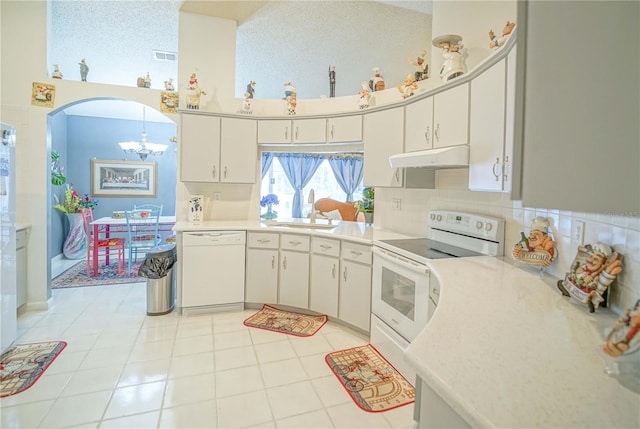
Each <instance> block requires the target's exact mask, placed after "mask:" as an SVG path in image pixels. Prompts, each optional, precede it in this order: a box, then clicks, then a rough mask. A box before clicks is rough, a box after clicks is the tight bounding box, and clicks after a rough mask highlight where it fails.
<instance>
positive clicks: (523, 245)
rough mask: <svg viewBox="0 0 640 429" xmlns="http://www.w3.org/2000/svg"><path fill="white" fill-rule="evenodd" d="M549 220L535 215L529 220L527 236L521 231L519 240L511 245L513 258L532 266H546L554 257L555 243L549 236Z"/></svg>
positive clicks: (555, 252)
mask: <svg viewBox="0 0 640 429" xmlns="http://www.w3.org/2000/svg"><path fill="white" fill-rule="evenodd" d="M550 234H551V231H550V225H549V221H548V220H547V219H546V218H544V217H540V216H539V217H536V218H535V219H533V220H532V221H531V228H530V231H529V236H528V237H527V236H525V234H524V232H521V233H520V235H521V237H522V238H521V240H520V241H519V242H518V243H516V245H515V246H514V247H513V251H512V255H513V257H514V259H515V260H517V261H519V262H523V263H525V264H527V265H532V266H534V267H541V268H544V267H548V266H549V265H551V263H552V262H553V261H554V260H555V259H556V256H557V253H558V252H557V249H556V247H555V246H556V244H555V242H554V240H553V238H552V237H551V235H550Z"/></svg>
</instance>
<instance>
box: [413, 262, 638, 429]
mask: <svg viewBox="0 0 640 429" xmlns="http://www.w3.org/2000/svg"><path fill="white" fill-rule="evenodd" d="M429 265H430V268H431V269H432V273H433V275H435V276H436V278H437V279H438V281H439V282H440V286H441V290H440V299H439V304H438V307H437V309H436V311H435V313H434V315H433V318H432V319H431V320H430V322H429V324H428V325H427V326H426V327H425V328H424V329H423V331H422V332H421V333H420V334H419V335H418V337H417V338H416V339H415V340H414V341H413V342H412V343H411V344H410V345H409V347H408V348H407V350H406V352H405V360H406V361H407V362H408V363H409V364H411V366H413V367H414V368H415V369H416V370H417V372H418V375H419V376H420V377H421V378H422V380H423V381H424V382H426V383H427V384H428V385H429V386H430V387H431V388H432V389H433V390H435V391H436V392H437V393H438V394H439V395H440V396H441V397H442V398H443V399H444V400H445V401H446V402H447V403H448V404H449V405H450V406H451V407H452V408H453V409H454V410H455V411H456V412H457V413H458V414H459V415H460V416H461V417H463V418H464V419H465V420H467V421H468V422H469V423H470V424H471V425H472V426H473V427H499V428H529V427H549V428H569V427H581V428H584V427H598V428H603V427H608V428H611V427H625V428H631V427H633V428H637V427H640V395H639V394H637V393H634V392H632V391H631V390H628V389H627V388H625V387H623V386H622V385H621V384H620V383H619V382H618V381H617V380H616V379H615V378H611V377H609V376H608V375H606V374H605V372H604V367H605V359H604V357H603V356H604V355H602V354H601V353H600V352H599V349H600V346H601V344H602V342H603V338H604V328H606V327H609V328H610V327H612V326H613V323H615V319H616V317H615V315H614V314H613V313H612V312H611V311H609V310H607V309H600V310H597V311H596V313H592V314H590V313H589V312H588V310H587V309H586V306H583V305H581V304H578V303H577V302H574V301H570V300H569V299H568V298H565V297H563V296H561V294H560V292H559V291H557V289H555V287H554V285H553V279H552V278H551V277H546V278H544V277H541V276H539V275H537V273H534V272H533V271H531V270H530V269H529V268H525V269H523V268H518V267H515V266H513V265H512V264H511V263H507V262H505V259H504V258H493V257H477V258H459V259H441V260H434V261H431V262H430V263H429ZM635 355H636V356H635V357H634V358H636V357H637V359H638V361H637V364H638V365H640V353H636V354H635Z"/></svg>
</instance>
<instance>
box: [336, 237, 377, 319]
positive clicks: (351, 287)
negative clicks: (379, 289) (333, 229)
mask: <svg viewBox="0 0 640 429" xmlns="http://www.w3.org/2000/svg"><path fill="white" fill-rule="evenodd" d="M338 318H339V319H340V320H342V321H344V322H346V323H349V324H351V325H353V326H355V327H358V328H360V329H363V330H364V331H366V332H369V323H370V319H371V247H370V246H365V245H362V244H356V243H351V242H346V241H343V242H342V247H341V251H340V293H339V294H338Z"/></svg>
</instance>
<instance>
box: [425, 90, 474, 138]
mask: <svg viewBox="0 0 640 429" xmlns="http://www.w3.org/2000/svg"><path fill="white" fill-rule="evenodd" d="M468 134H469V84H468V83H464V84H462V85H458V86H456V87H453V88H451V89H448V90H446V91H443V92H440V93H438V94H436V95H434V96H433V137H434V140H433V147H434V148H439V147H446V146H457V145H463V144H468V143H469V136H468Z"/></svg>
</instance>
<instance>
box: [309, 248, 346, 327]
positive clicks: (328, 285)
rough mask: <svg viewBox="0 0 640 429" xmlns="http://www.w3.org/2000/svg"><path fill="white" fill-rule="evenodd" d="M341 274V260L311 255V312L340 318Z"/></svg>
mask: <svg viewBox="0 0 640 429" xmlns="http://www.w3.org/2000/svg"><path fill="white" fill-rule="evenodd" d="M339 274H340V259H338V258H336V257H332V256H325V255H311V275H310V281H309V310H313V311H317V312H318V313H322V314H326V315H327V316H331V317H338V285H339V280H338V276H339Z"/></svg>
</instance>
